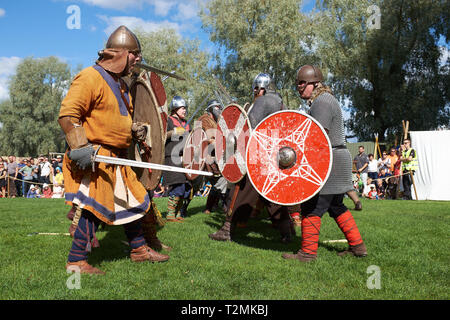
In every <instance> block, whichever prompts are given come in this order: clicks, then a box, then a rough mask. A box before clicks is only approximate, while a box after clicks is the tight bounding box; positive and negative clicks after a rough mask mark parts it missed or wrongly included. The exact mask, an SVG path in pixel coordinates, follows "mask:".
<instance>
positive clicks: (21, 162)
mask: <svg viewBox="0 0 450 320" xmlns="http://www.w3.org/2000/svg"><path fill="white" fill-rule="evenodd" d="M25 166H26V160H25V159H24V158H22V159H20V160H19V163H18V167H19V170H20V169H22V168H23V167H25ZM19 179H20V180H19ZM21 180H23V175H22V173H20V172H19V173H18V174H17V180H16V182H15V184H16V189H17V196H19V197H20V196H22V197H26V196H27V195H26V194H24V193H23V189H24V183H23V181H21Z"/></svg>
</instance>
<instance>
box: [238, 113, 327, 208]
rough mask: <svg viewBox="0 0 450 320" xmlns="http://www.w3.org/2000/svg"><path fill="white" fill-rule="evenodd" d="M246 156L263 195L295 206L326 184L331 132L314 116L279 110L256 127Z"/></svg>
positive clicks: (249, 172)
mask: <svg viewBox="0 0 450 320" xmlns="http://www.w3.org/2000/svg"><path fill="white" fill-rule="evenodd" d="M245 156H246V166H247V174H248V176H249V180H250V181H251V183H252V185H253V186H254V187H255V189H256V190H257V191H258V193H259V194H261V195H262V196H263V197H264V198H266V199H267V200H269V201H271V202H273V203H277V204H280V205H295V204H299V203H302V202H304V201H306V200H308V199H310V198H312V197H313V196H314V195H315V194H317V193H318V192H319V191H320V189H321V188H322V187H323V186H324V184H325V182H326V181H327V179H328V176H329V174H330V171H331V166H332V157H333V154H332V149H331V144H330V141H329V139H328V135H327V134H326V132H325V130H324V129H323V127H322V126H321V125H320V124H319V122H317V121H316V120H315V119H314V118H312V117H310V116H309V115H307V114H305V113H302V112H299V111H279V112H275V113H273V114H271V115H269V116H268V117H266V118H265V119H264V120H262V121H261V122H260V123H259V124H258V125H257V126H256V128H255V129H254V130H253V132H252V135H251V137H250V140H249V142H248V145H247V150H246V155H245Z"/></svg>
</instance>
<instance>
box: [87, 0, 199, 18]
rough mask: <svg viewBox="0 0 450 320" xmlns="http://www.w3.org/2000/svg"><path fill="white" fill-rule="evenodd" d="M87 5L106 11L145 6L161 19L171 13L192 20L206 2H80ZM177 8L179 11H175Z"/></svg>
mask: <svg viewBox="0 0 450 320" xmlns="http://www.w3.org/2000/svg"><path fill="white" fill-rule="evenodd" d="M79 1H82V2H84V3H86V4H89V5H92V6H97V7H101V8H105V9H116V10H122V11H123V10H126V9H141V10H142V8H143V6H144V5H150V6H153V8H154V14H155V15H156V16H159V17H166V16H168V15H169V14H171V13H174V12H176V14H173V15H172V17H173V18H176V19H191V18H193V17H195V16H197V12H198V4H199V3H204V2H205V1H206V0H79ZM175 8H177V9H175Z"/></svg>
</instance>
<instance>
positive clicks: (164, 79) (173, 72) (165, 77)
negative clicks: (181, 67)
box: [161, 70, 175, 81]
mask: <svg viewBox="0 0 450 320" xmlns="http://www.w3.org/2000/svg"><path fill="white" fill-rule="evenodd" d="M170 73H171V74H175V70H173V71H170ZM167 78H169V76H164V78H162V79H161V81H166V80H167Z"/></svg>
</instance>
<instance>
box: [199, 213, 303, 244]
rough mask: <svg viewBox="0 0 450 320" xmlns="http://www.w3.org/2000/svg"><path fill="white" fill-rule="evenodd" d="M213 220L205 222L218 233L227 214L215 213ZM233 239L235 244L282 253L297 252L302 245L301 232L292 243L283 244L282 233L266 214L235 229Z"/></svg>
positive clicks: (212, 215) (294, 237)
mask: <svg viewBox="0 0 450 320" xmlns="http://www.w3.org/2000/svg"><path fill="white" fill-rule="evenodd" d="M211 219H212V221H211V220H208V221H205V224H207V225H208V226H210V227H211V228H214V229H216V231H217V230H219V229H220V228H221V227H222V225H223V224H224V222H225V214H224V213H217V212H213V213H212V214H211ZM214 232H215V231H214ZM231 238H232V241H233V242H235V243H237V244H240V245H243V246H246V247H252V248H257V249H264V250H274V251H280V252H288V251H295V252H297V251H298V249H299V247H300V243H301V238H300V237H299V230H296V235H295V236H293V237H292V239H291V242H290V243H283V242H281V235H280V232H279V231H278V229H276V228H274V227H273V225H272V223H271V222H270V220H269V217H268V215H267V213H265V212H263V213H261V214H260V215H259V216H258V217H256V218H250V219H249V220H248V222H247V227H245V228H237V227H235V228H234V229H233V232H232V234H231ZM211 241H214V240H211Z"/></svg>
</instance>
